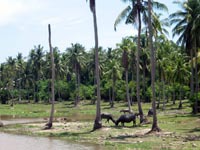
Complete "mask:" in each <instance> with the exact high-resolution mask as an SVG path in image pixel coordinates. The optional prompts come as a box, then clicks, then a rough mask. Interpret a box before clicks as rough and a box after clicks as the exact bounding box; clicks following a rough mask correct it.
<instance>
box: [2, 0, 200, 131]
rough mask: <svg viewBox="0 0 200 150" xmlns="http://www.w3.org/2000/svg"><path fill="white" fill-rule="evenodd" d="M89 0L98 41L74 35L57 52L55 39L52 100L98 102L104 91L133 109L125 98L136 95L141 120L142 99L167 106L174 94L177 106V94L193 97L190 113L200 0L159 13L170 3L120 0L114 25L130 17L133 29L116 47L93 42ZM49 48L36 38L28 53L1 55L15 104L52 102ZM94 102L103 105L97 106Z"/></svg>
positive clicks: (5, 88) (5, 93) (6, 90)
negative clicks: (84, 41)
mask: <svg viewBox="0 0 200 150" xmlns="http://www.w3.org/2000/svg"><path fill="white" fill-rule="evenodd" d="M89 2H90V9H91V12H92V14H93V18H94V32H95V47H94V48H91V49H89V50H86V49H85V47H84V46H83V45H82V44H80V43H72V44H71V45H70V46H68V47H67V48H66V50H65V51H64V52H62V53H61V52H60V50H59V48H58V47H53V54H54V63H55V100H56V101H67V100H73V101H74V105H75V106H77V105H78V103H79V102H80V101H81V100H83V99H87V100H91V103H93V104H95V103H96V102H97V104H98V105H100V103H99V101H100V99H103V100H105V101H108V102H109V104H110V106H111V107H114V104H115V102H116V101H125V102H127V105H128V106H129V110H130V111H131V107H130V106H131V105H132V104H134V103H137V104H138V109H139V114H140V119H141V120H140V122H142V119H143V111H142V106H141V104H142V103H141V102H152V101H153V105H152V107H157V108H162V109H163V110H164V109H165V104H166V103H168V102H169V101H172V102H173V103H175V102H176V101H177V100H178V101H179V109H181V108H182V100H183V99H190V101H191V104H192V107H193V113H197V112H199V104H200V103H199V99H200V93H199V80H198V78H199V73H200V71H199V69H198V67H199V63H198V62H199V58H200V57H199V56H200V53H199V46H200V38H199V35H200V34H199V31H200V30H199V27H200V22H199V21H200V18H199V14H200V9H199V8H200V1H199V0H186V1H183V2H180V1H176V2H175V3H176V4H178V5H180V6H181V10H180V11H177V12H175V13H173V14H171V15H170V16H169V18H167V19H163V20H162V19H161V13H159V12H160V11H167V7H166V6H165V5H164V4H162V3H158V2H155V1H153V2H152V1H149V0H148V1H145V0H143V1H140V0H126V1H124V2H127V4H130V5H128V6H127V8H125V9H124V10H123V11H122V12H121V13H120V14H119V16H118V17H117V18H116V21H115V23H114V28H115V29H117V26H118V25H119V23H120V22H123V21H124V22H125V24H133V25H134V24H135V25H136V26H137V29H138V34H137V35H136V36H133V35H130V36H129V37H124V38H123V39H122V41H121V42H120V43H117V44H116V47H115V48H103V47H100V46H98V34H97V33H98V32H97V17H96V8H95V0H90V1H89ZM129 2H130V3H129ZM151 9H153V11H152V10H151ZM172 24H173V25H174V28H173V30H172V32H173V35H177V36H178V37H179V38H178V40H177V43H174V42H173V41H171V40H169V39H168V36H167V34H168V32H167V29H166V28H167V27H169V26H170V25H172ZM50 56H51V55H50V53H49V52H47V51H45V50H44V48H43V46H41V45H37V46H34V48H33V49H31V50H30V52H29V55H28V56H27V57H23V56H22V54H21V53H19V54H18V55H17V56H16V57H14V58H13V57H8V59H7V61H6V62H4V63H1V66H0V88H1V90H0V98H1V102H2V103H3V104H4V103H7V102H10V103H11V104H12V105H13V102H14V100H17V101H21V100H27V101H30V100H34V102H36V103H37V102H39V101H44V102H50V101H51V93H50V91H51V82H50V80H51V71H50V70H51V57H50ZM155 68H156V69H155ZM98 75H99V77H98ZM9 100H10V101H9ZM161 105H162V106H161ZM97 110H98V112H97V113H100V107H99V106H98V108H97ZM154 111H156V110H154ZM98 119H99V118H97V120H98ZM155 119H156V118H155ZM97 122H98V121H97ZM97 126H98V125H97ZM99 126H101V125H99ZM97 128H98V127H97Z"/></svg>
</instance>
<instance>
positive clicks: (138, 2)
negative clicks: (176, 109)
mask: <svg viewBox="0 0 200 150" xmlns="http://www.w3.org/2000/svg"><path fill="white" fill-rule="evenodd" d="M137 4H138V6H139V7H138V22H139V27H138V41H137V56H136V57H137V58H136V59H137V63H136V72H137V73H136V74H137V75H136V76H137V77H136V78H137V79H136V80H137V81H136V82H137V87H136V89H137V92H136V95H137V102H138V111H139V114H140V123H142V122H143V111H142V106H141V101H140V68H139V63H140V35H141V15H140V6H141V2H140V0H137Z"/></svg>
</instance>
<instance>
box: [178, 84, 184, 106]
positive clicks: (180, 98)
mask: <svg viewBox="0 0 200 150" xmlns="http://www.w3.org/2000/svg"><path fill="white" fill-rule="evenodd" d="M180 86H181V87H180V93H179V100H180V101H179V106H178V108H179V109H182V92H183V88H182V85H180Z"/></svg>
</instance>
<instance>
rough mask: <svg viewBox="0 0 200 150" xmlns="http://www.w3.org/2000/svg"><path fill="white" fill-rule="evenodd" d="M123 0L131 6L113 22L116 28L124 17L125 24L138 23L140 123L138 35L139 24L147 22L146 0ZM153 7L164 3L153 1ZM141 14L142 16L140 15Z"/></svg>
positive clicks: (141, 119) (139, 31)
mask: <svg viewBox="0 0 200 150" xmlns="http://www.w3.org/2000/svg"><path fill="white" fill-rule="evenodd" d="M123 1H124V2H131V6H128V7H126V8H125V9H124V10H123V11H122V12H121V13H120V14H119V16H118V17H117V19H116V21H115V23H114V29H115V30H116V27H117V25H118V24H119V23H120V22H121V21H122V20H123V19H125V23H126V24H136V25H138V40H137V55H136V82H137V87H136V89H137V93H136V95H137V102H138V110H139V114H140V123H142V122H143V110H142V106H141V102H140V101H141V100H140V78H139V74H140V73H139V62H140V48H141V45H140V44H141V43H140V39H141V38H140V35H141V26H142V20H143V22H144V23H145V24H147V18H148V17H147V10H148V9H147V6H148V2H147V1H141V0H123ZM153 4H154V5H153V6H154V7H155V8H158V9H166V6H165V5H164V4H161V3H158V2H154V3H153ZM141 14H142V16H141Z"/></svg>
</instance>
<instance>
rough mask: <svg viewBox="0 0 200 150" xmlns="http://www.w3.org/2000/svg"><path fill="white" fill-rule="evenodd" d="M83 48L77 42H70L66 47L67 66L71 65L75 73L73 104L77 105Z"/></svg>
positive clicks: (83, 62)
mask: <svg viewBox="0 0 200 150" xmlns="http://www.w3.org/2000/svg"><path fill="white" fill-rule="evenodd" d="M84 50H85V48H84V47H83V46H82V45H81V44H79V43H76V44H71V47H69V48H67V52H68V58H67V59H68V63H69V66H72V69H73V70H74V72H75V74H76V98H75V101H74V106H77V104H78V102H79V87H80V71H81V68H82V67H83V66H84V64H85V58H84Z"/></svg>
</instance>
